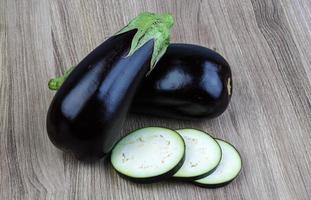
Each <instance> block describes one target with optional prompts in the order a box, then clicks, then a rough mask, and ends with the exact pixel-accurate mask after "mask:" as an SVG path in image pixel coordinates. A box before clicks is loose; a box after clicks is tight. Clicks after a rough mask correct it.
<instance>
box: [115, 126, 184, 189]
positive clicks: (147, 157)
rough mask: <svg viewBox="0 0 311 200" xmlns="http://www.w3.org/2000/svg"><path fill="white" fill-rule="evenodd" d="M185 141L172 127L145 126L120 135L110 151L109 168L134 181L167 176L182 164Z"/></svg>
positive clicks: (150, 180)
mask: <svg viewBox="0 0 311 200" xmlns="http://www.w3.org/2000/svg"><path fill="white" fill-rule="evenodd" d="M184 158H185V143H184V140H183V139H182V137H181V136H180V135H179V134H178V133H177V132H176V131H173V130H170V129H167V128H161V127H147V128H141V129H138V130H135V131H134V132H132V133H130V134H129V135H127V136H125V137H124V138H122V139H121V140H120V141H119V142H118V143H117V144H116V145H115V147H114V148H113V150H112V152H111V163H112V166H113V168H114V169H115V170H116V171H117V172H118V173H119V174H120V175H121V176H123V177H125V178H128V179H130V180H132V181H134V182H138V183H151V182H157V181H161V180H163V179H167V178H170V177H171V176H172V175H173V174H175V173H176V172H177V171H178V170H179V169H180V167H181V166H182V164H183V162H184Z"/></svg>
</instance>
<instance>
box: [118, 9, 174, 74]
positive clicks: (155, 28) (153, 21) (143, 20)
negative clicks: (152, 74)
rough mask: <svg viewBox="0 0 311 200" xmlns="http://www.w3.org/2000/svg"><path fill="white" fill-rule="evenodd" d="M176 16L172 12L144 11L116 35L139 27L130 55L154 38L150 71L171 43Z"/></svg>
mask: <svg viewBox="0 0 311 200" xmlns="http://www.w3.org/2000/svg"><path fill="white" fill-rule="evenodd" d="M173 25H174V18H173V16H172V15H170V14H154V13H149V12H144V13H141V14H139V15H138V16H137V17H135V18H134V19H133V20H132V21H130V23H129V24H128V25H127V26H125V27H124V28H123V29H121V30H120V31H119V32H118V33H117V34H116V35H118V34H121V33H125V32H127V31H130V30H134V29H137V33H136V34H135V36H134V38H133V40H132V44H131V49H130V52H129V54H128V56H131V55H132V54H133V53H135V51H137V50H138V49H139V48H140V47H142V46H143V45H144V44H145V43H147V42H148V41H149V40H152V39H153V40H154V50H153V54H152V58H151V63H150V67H151V68H150V71H151V70H152V69H153V68H154V66H155V65H156V64H157V62H158V61H159V60H160V58H161V57H162V56H163V55H164V53H165V51H166V49H167V47H168V45H169V43H170V35H171V28H172V27H173Z"/></svg>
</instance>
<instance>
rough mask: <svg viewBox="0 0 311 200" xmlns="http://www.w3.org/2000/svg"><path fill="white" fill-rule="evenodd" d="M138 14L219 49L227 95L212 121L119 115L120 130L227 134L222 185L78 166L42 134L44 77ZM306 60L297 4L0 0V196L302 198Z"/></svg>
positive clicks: (308, 35) (309, 152)
mask: <svg viewBox="0 0 311 200" xmlns="http://www.w3.org/2000/svg"><path fill="white" fill-rule="evenodd" d="M141 11H153V12H171V13H172V14H173V15H174V16H175V20H176V24H175V27H174V30H173V36H172V42H187V43H196V44H201V45H204V46H208V47H210V48H213V49H216V50H217V51H218V52H220V53H221V54H222V55H224V57H225V58H227V60H228V61H229V63H230V64H231V67H232V72H233V83H234V91H233V98H232V101H231V104H230V106H229V108H228V110H227V111H226V112H225V113H224V114H223V115H222V116H221V117H219V118H217V119H214V120H210V121H207V120H203V121H191V122H189V121H177V120H166V119H159V118H146V117H141V116H129V117H128V119H127V121H126V122H125V125H124V129H123V133H124V134H125V133H126V132H128V131H130V130H133V129H135V128H138V127H143V126H150V125H152V126H156V125H161V126H167V127H171V128H182V127H196V128H199V129H203V130H206V131H208V132H211V133H213V135H214V136H216V137H220V138H224V139H226V140H228V141H230V142H231V143H233V144H234V145H235V146H236V147H237V148H238V149H239V150H240V152H241V155H242V157H243V162H244V166H243V170H242V173H241V174H240V176H239V178H238V179H237V180H236V181H234V182H233V183H231V184H230V185H228V186H227V187H224V188H220V189H216V190H209V189H203V188H200V187H197V186H193V185H191V184H187V183H177V182H161V183H157V184H151V185H138V184H134V183H131V182H128V181H126V180H124V179H122V178H120V177H119V176H118V175H117V174H116V173H115V172H114V171H113V170H112V169H111V166H110V165H109V163H108V162H105V161H100V162H97V163H92V164H85V163H81V162H78V161H77V160H75V159H73V158H72V157H71V156H69V155H66V154H63V153H62V152H61V151H59V150H58V149H56V148H55V147H54V146H53V145H52V144H51V142H50V141H49V139H48V137H47V133H46V128H45V117H46V112H47V109H48V106H49V103H50V101H51V99H52V97H53V95H54V92H51V91H49V90H48V88H47V81H48V80H49V78H50V77H53V76H55V75H59V74H60V73H61V72H62V71H64V69H65V68H68V67H69V66H71V65H75V64H77V63H78V62H79V61H80V60H81V59H82V58H83V57H84V56H85V55H86V54H87V53H88V52H90V51H91V50H92V49H93V48H94V47H96V46H97V45H98V44H100V43H101V42H102V41H103V40H104V39H105V38H107V37H109V36H110V35H112V34H113V33H115V32H116V31H117V30H119V29H120V28H121V27H122V26H124V25H125V24H126V23H127V22H128V21H129V20H130V19H131V18H133V17H134V16H136V15H137V14H138V13H139V12H141ZM310 66H311V1H309V0H260V1H259V0H230V1H226V0H200V1H199V0H197V1H195V0H191V1H190V0H178V1H177V0H176V1H166V0H161V1H154V0H150V1H140V0H129V1H123V0H111V1H104V0H96V1H82V0H66V1H61V0H58V1H55V0H27V1H20V0H0V159H1V160H0V199H1V200H11V199H23V200H27V199H31V200H34V199H58V200H59V199H135V200H139V199H165V200H168V199H170V200H177V199H178V200H179V199H185V200H186V199H187V200H189V199H202V200H203V199H204V200H205V199H210V200H212V199H215V200H216V199H217V200H219V199H235V200H237V199H247V200H255V199H260V200H262V199H273V200H275V199H282V200H284V199H290V200H294V199H295V200H296V199H299V200H300V199H301V200H302V199H305V200H307V199H310V198H311V178H310V177H311V175H310V174H311V103H310V101H311V67H310Z"/></svg>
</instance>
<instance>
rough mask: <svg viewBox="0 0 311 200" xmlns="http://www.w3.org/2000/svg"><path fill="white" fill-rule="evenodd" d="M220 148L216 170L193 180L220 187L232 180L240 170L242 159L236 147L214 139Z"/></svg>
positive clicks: (197, 183) (207, 185)
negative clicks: (220, 154) (220, 156)
mask: <svg viewBox="0 0 311 200" xmlns="http://www.w3.org/2000/svg"><path fill="white" fill-rule="evenodd" d="M216 141H217V142H218V143H219V145H220V147H221V150H222V159H221V161H220V164H219V165H218V167H217V168H216V170H215V171H214V172H213V173H212V174H210V175H208V176H206V177H205V178H202V179H199V180H196V181H194V183H195V184H196V185H199V186H202V187H209V188H216V187H222V186H225V185H227V184H229V183H230V182H231V181H233V180H234V179H235V178H236V177H237V176H238V174H239V173H240V171H241V168H242V160H241V156H240V154H239V152H238V151H237V150H236V148H235V147H234V146H233V145H232V144H229V143H228V142H226V141H223V140H220V139H216Z"/></svg>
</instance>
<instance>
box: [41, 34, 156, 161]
mask: <svg viewBox="0 0 311 200" xmlns="http://www.w3.org/2000/svg"><path fill="white" fill-rule="evenodd" d="M135 33H136V29H135V30H132V31H128V32H125V33H122V34H119V35H116V36H113V37H111V38H109V39H108V40H106V41H105V42H103V43H102V44H101V45H100V46H98V47H97V48H96V49H95V50H93V51H92V52H91V53H90V54H89V55H88V56H87V57H86V58H84V59H83V60H82V61H81V62H80V63H79V64H78V65H77V67H76V68H75V69H74V70H73V71H72V72H71V74H70V75H69V76H68V78H67V79H66V81H65V82H64V83H63V85H62V87H61V88H60V89H59V90H58V91H57V93H56V95H55V96H54V99H53V100H52V103H51V105H50V107H49V110H48V115H47V132H48V136H49V138H50V140H51V141H52V143H53V144H54V145H55V146H56V147H58V148H60V149H62V150H64V151H69V152H72V153H73V154H74V155H75V156H76V157H77V158H78V159H80V160H96V159H98V158H101V157H102V156H104V155H106V154H107V153H108V152H109V151H110V150H111V149H112V147H113V145H114V144H115V142H117V140H118V139H120V137H121V135H120V132H121V127H122V124H123V121H124V119H125V117H126V114H127V112H128V109H129V106H130V105H131V102H132V100H133V97H134V94H135V92H136V90H137V87H138V85H139V83H140V82H141V81H142V80H143V78H144V76H145V74H146V73H147V72H148V70H149V69H150V61H151V57H152V52H153V46H154V42H153V40H150V41H148V42H147V43H146V44H144V45H143V46H142V47H141V48H140V49H138V50H137V51H136V52H135V53H134V54H132V55H131V56H127V54H128V52H129V50H130V46H131V41H132V39H133V37H134V34H135Z"/></svg>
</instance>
